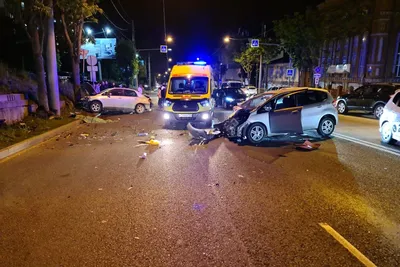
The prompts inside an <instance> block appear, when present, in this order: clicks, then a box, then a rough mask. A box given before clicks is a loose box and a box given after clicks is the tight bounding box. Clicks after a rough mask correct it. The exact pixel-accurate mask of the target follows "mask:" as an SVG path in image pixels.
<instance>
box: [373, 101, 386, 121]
mask: <svg viewBox="0 0 400 267" xmlns="http://www.w3.org/2000/svg"><path fill="white" fill-rule="evenodd" d="M384 108H385V106H384V105H383V104H378V105H376V106H375V107H374V116H375V118H377V119H378V120H379V119H380V117H381V116H382V114H383V109H384Z"/></svg>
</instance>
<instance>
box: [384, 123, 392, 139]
mask: <svg viewBox="0 0 400 267" xmlns="http://www.w3.org/2000/svg"><path fill="white" fill-rule="evenodd" d="M391 136H392V129H391V128H390V124H389V123H388V122H386V123H385V124H384V125H383V126H382V138H383V140H389V139H390V138H391Z"/></svg>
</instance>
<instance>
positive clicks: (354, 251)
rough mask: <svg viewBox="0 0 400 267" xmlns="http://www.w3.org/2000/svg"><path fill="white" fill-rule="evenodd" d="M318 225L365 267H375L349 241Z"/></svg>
mask: <svg viewBox="0 0 400 267" xmlns="http://www.w3.org/2000/svg"><path fill="white" fill-rule="evenodd" d="M319 225H320V226H321V227H322V228H324V229H325V231H327V232H328V233H329V234H330V235H331V236H332V237H333V238H335V239H336V241H338V242H339V243H340V244H342V246H343V247H345V248H346V249H347V250H348V251H349V252H350V253H351V254H353V256H354V257H356V258H357V259H358V260H359V261H360V262H361V263H362V264H364V265H365V266H367V267H376V265H375V264H374V263H373V262H372V261H370V260H369V259H368V258H367V257H365V256H364V254H362V253H361V252H360V251H359V250H358V249H356V248H355V247H354V246H353V245H352V244H351V243H350V242H349V241H347V240H346V239H345V238H344V237H343V236H341V235H340V234H339V233H338V232H336V231H335V229H333V228H332V227H330V226H329V225H328V224H326V223H319Z"/></svg>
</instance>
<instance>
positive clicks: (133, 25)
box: [132, 20, 138, 87]
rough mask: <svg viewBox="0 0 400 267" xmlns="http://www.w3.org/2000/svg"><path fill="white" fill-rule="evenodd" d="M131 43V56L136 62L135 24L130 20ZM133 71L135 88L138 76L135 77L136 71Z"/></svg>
mask: <svg viewBox="0 0 400 267" xmlns="http://www.w3.org/2000/svg"><path fill="white" fill-rule="evenodd" d="M132 43H133V52H134V53H135V54H134V55H133V56H134V58H135V60H137V59H136V40H135V24H134V22H133V20H132ZM133 71H134V75H133V87H137V79H138V76H137V74H136V73H135V72H136V71H137V70H133Z"/></svg>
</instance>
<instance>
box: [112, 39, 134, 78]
mask: <svg viewBox="0 0 400 267" xmlns="http://www.w3.org/2000/svg"><path fill="white" fill-rule="evenodd" d="M115 53H116V61H117V65H118V68H119V69H120V73H121V78H122V79H123V80H124V82H125V83H131V84H132V81H133V77H134V76H135V75H136V74H138V71H139V61H138V59H137V58H136V51H135V49H134V48H133V42H132V41H130V40H120V41H119V42H118V44H117V46H116V47H115Z"/></svg>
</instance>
